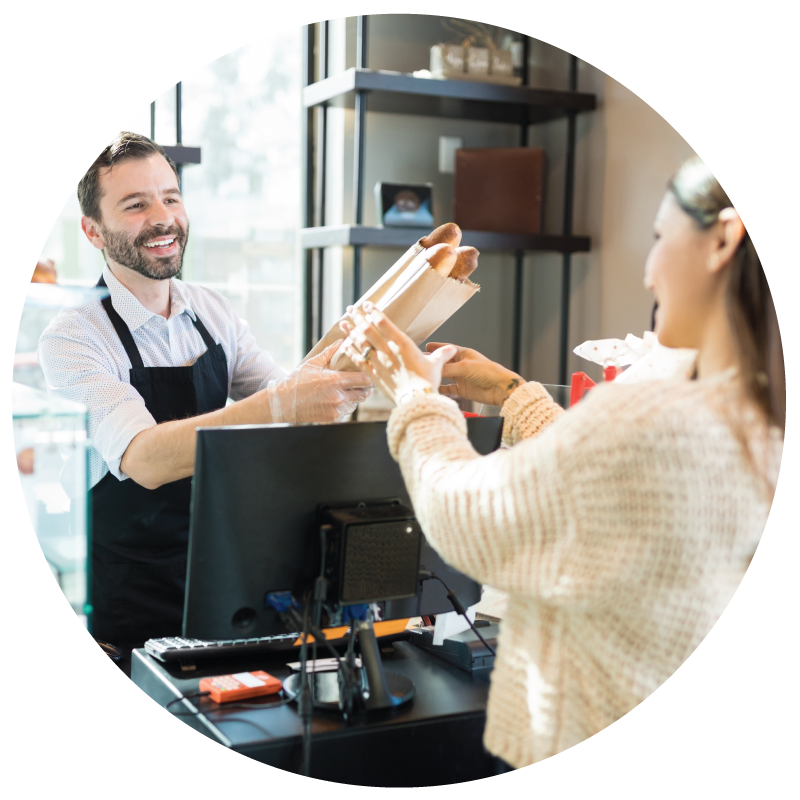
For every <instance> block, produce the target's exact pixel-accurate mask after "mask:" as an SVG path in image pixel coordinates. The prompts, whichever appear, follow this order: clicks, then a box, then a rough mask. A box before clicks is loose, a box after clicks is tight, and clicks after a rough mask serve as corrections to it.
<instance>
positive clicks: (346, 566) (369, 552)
mask: <svg viewBox="0 0 800 800" xmlns="http://www.w3.org/2000/svg"><path fill="white" fill-rule="evenodd" d="M322 523H323V526H324V528H323V530H324V535H325V540H326V542H325V546H324V548H323V553H324V555H323V558H324V559H325V564H324V572H325V576H326V577H327V578H328V580H329V581H330V584H331V585H330V589H329V592H328V598H329V599H333V598H335V599H336V602H337V603H339V605H343V606H348V605H356V604H360V603H379V602H382V601H385V600H401V599H405V598H410V597H415V596H416V594H417V585H418V573H419V553H420V546H421V540H422V531H421V529H420V527H419V523H418V522H417V520H416V518H415V517H414V513H413V512H412V511H411V509H409V508H407V507H406V506H404V505H401V504H400V503H392V504H388V505H374V506H366V505H365V506H359V507H356V508H344V509H342V508H339V509H328V510H326V511H325V512H324V514H323V518H322Z"/></svg>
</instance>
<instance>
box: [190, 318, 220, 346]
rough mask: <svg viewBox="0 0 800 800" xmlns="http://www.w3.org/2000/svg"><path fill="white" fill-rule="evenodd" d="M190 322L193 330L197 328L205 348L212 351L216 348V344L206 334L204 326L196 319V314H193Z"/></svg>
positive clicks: (208, 334)
mask: <svg viewBox="0 0 800 800" xmlns="http://www.w3.org/2000/svg"><path fill="white" fill-rule="evenodd" d="M190 319H191V317H190ZM192 322H194V326H195V328H197V332H198V333H199V334H200V336H202V337H203V341H204V342H205V343H206V347H207V348H208V349H209V350H213V349H214V348H215V347H216V346H217V343H216V342H215V341H214V340H213V339H212V338H211V334H210V333H209V332H208V329H207V328H206V326H205V325H203V323H202V321H201V320H200V317H198V316H197V314H195V316H194V319H193V320H192Z"/></svg>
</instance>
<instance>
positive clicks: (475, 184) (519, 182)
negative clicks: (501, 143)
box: [453, 147, 544, 233]
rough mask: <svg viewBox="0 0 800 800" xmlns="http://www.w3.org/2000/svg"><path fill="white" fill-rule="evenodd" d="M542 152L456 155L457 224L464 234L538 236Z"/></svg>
mask: <svg viewBox="0 0 800 800" xmlns="http://www.w3.org/2000/svg"><path fill="white" fill-rule="evenodd" d="M543 183H544V150H543V149H542V148H541V147H480V148H465V149H461V150H456V172H455V191H454V209H453V217H454V222H455V223H456V224H457V225H458V226H459V227H460V228H462V229H463V230H470V231H494V232H497V233H540V232H541V228H542V185H543Z"/></svg>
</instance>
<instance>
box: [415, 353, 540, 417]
mask: <svg viewBox="0 0 800 800" xmlns="http://www.w3.org/2000/svg"><path fill="white" fill-rule="evenodd" d="M441 347H453V345H448V344H441V343H439V342H429V343H428V345H427V350H428V352H429V353H433V352H435V351H437V350H439V348H441ZM442 377H443V378H449V379H450V380H454V381H455V383H454V384H453V383H451V384H446V385H444V386H440V387H439V392H440V393H441V394H446V395H449V396H450V397H463V398H465V399H466V400H473V401H475V402H476V403H483V404H484V405H487V406H502V405H503V403H505V401H506V400H507V399H508V397H509V395H510V394H511V393H512V392H513V391H514V389H516V388H517V386H520V385H521V384H523V383H525V381H524V380H522V378H521V377H520V376H519V375H517V373H516V372H512V371H511V370H510V369H506V368H505V367H504V366H502V365H501V364H498V363H496V362H494V361H491V360H490V359H488V358H486V356H484V355H481V354H480V353H479V352H478V351H477V350H471V349H470V348H468V347H458V348H457V351H456V354H455V355H454V356H453V357H452V358H451V359H450V360H449V361H448V362H447V363H446V364H445V365H444V369H443V370H442Z"/></svg>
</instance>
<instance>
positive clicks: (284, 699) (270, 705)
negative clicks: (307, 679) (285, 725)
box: [164, 690, 292, 737]
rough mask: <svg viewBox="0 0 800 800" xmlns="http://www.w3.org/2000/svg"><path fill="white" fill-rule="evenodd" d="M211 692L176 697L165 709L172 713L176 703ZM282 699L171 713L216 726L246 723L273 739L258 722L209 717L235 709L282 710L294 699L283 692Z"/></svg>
mask: <svg viewBox="0 0 800 800" xmlns="http://www.w3.org/2000/svg"><path fill="white" fill-rule="evenodd" d="M210 694H211V692H193V693H192V694H186V695H182V696H181V697H176V698H175V699H174V700H170V702H169V703H167V705H166V706H165V707H164V708H165V709H166V710H167V711H170V708H171V706H173V705H175V703H180V702H181V701H182V700H193V699H195V698H198V697H208V696H209V695H210ZM280 694H281V699H280V700H279V701H278V702H277V703H274V702H273V703H225V704H224V705H221V706H219V707H218V708H208V709H206V710H205V711H201V710H200V709H199V708H198V709H197V710H196V711H189V712H177V711H170V713H171V714H172V716H173V717H207V718H208V720H209V722H213V723H214V724H215V725H219V724H220V723H222V722H244V723H245V724H246V725H251V726H252V727H254V728H257V729H258V730H260V731H261V732H262V733H263V734H264V735H265V736H269V737H272V736H273V734H272V733H271V732H270V731H268V730H267V729H266V728H264V727H262V726H261V725H259V724H258V723H257V722H253V720H251V719H246V718H245V717H222V718H219V717H214V718H211V717H209V716H208V715H209V714H210V713H213V712H220V711H228V710H229V709H234V708H244V709H268V708H280V707H281V706H285V705H288V704H289V703H291V702H292V698H291V697H288V696H287V695H286V694H284V692H283V690H281V692H280Z"/></svg>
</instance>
